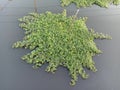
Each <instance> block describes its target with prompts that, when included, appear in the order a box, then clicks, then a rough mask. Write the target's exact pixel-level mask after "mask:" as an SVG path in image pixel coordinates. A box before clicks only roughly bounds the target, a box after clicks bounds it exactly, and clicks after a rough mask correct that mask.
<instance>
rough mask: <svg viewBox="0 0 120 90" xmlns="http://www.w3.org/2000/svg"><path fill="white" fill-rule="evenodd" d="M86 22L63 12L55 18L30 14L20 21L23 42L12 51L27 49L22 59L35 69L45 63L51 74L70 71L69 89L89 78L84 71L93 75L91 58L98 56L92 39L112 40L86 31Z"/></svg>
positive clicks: (17, 43)
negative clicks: (80, 80) (60, 68)
mask: <svg viewBox="0 0 120 90" xmlns="http://www.w3.org/2000/svg"><path fill="white" fill-rule="evenodd" d="M86 20H87V18H85V17H84V18H77V17H76V16H67V15H66V10H64V11H63V12H62V13H58V14H54V13H51V12H46V13H42V14H38V13H30V14H29V15H27V16H24V17H23V18H20V19H19V21H20V25H19V26H20V27H21V28H22V29H23V30H24V31H25V37H24V38H23V40H22V41H18V42H16V43H14V44H13V48H25V49H30V50H31V52H30V53H28V54H27V55H24V56H23V57H22V59H23V60H25V61H26V62H27V63H29V64H33V67H34V68H39V67H41V66H42V65H43V64H45V63H48V64H49V65H48V66H47V68H46V71H47V72H52V73H54V72H55V71H56V70H57V68H58V67H59V66H63V67H65V68H67V69H68V70H69V74H70V76H71V83H70V84H71V85H75V83H76V81H77V80H78V76H79V75H80V76H81V77H82V78H83V79H86V78H88V74H86V72H85V70H84V68H87V69H89V70H91V71H93V72H96V71H97V69H96V68H95V62H94V61H93V59H92V57H93V56H95V55H96V54H100V53H101V50H99V49H98V48H97V46H96V44H95V42H94V39H111V37H110V36H109V35H104V34H102V33H97V32H95V31H94V30H92V29H91V30H89V29H88V28H87V26H86Z"/></svg>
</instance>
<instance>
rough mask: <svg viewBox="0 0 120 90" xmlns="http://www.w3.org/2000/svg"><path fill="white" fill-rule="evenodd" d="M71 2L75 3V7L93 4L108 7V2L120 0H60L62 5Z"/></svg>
mask: <svg viewBox="0 0 120 90" xmlns="http://www.w3.org/2000/svg"><path fill="white" fill-rule="evenodd" d="M71 3H75V4H76V5H77V7H89V6H91V5H93V4H95V5H98V6H100V7H108V5H109V4H114V5H118V4H120V0H61V5H62V6H68V5H69V4H71Z"/></svg>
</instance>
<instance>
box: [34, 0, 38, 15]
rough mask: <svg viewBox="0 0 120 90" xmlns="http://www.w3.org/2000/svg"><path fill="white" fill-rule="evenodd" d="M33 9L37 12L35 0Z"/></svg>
mask: <svg viewBox="0 0 120 90" xmlns="http://www.w3.org/2000/svg"><path fill="white" fill-rule="evenodd" d="M34 10H35V12H36V13H37V4H36V0H34Z"/></svg>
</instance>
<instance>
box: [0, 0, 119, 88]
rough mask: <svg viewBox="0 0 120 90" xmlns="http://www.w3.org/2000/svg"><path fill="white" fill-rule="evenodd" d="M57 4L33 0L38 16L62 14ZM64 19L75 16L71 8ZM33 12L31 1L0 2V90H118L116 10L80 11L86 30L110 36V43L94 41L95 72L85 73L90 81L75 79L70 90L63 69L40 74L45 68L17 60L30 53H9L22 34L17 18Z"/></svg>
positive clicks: (95, 7) (54, 1)
mask: <svg viewBox="0 0 120 90" xmlns="http://www.w3.org/2000/svg"><path fill="white" fill-rule="evenodd" d="M59 1H60V0H37V6H38V12H39V13H43V12H45V11H51V12H54V13H60V12H62V10H63V8H62V7H60V4H59ZM64 9H67V13H68V15H73V14H75V12H76V10H77V9H76V7H75V5H73V4H72V5H70V6H69V7H65V8H64ZM33 11H34V3H33V0H11V1H8V0H0V90H120V6H114V5H110V6H109V8H108V9H105V8H100V7H98V6H95V5H94V6H92V7H89V8H81V9H80V12H79V14H78V17H83V16H86V17H88V20H87V22H86V23H87V26H88V28H93V29H94V30H95V31H97V32H102V33H106V34H109V35H111V36H112V38H113V39H112V40H95V42H96V44H97V46H98V47H99V48H100V49H101V50H102V51H103V54H101V55H99V56H95V57H94V58H93V59H94V61H95V62H96V67H97V69H98V71H97V72H96V73H93V72H91V71H88V70H86V71H87V73H88V74H89V75H90V77H89V78H88V79H87V80H82V79H81V78H80V77H79V80H78V82H77V84H76V85H75V86H74V87H71V86H70V85H69V82H70V77H69V74H68V73H69V72H68V71H67V69H65V68H62V67H59V68H58V70H57V71H56V73H55V74H51V73H47V72H45V71H44V69H45V67H46V66H47V65H44V66H42V67H41V68H40V69H37V70H34V69H33V68H32V65H29V64H27V63H26V62H24V61H22V60H21V59H20V57H21V56H23V55H24V54H27V53H28V52H30V51H29V50H25V49H12V48H11V46H12V44H13V43H14V42H16V41H17V40H22V38H23V36H24V31H23V30H22V29H21V28H19V26H18V24H19V22H18V20H17V19H18V18H20V17H22V16H24V15H27V14H28V13H30V12H33Z"/></svg>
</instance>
